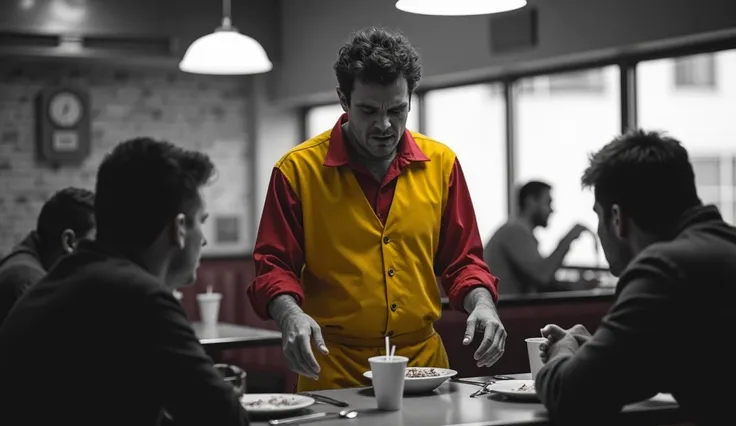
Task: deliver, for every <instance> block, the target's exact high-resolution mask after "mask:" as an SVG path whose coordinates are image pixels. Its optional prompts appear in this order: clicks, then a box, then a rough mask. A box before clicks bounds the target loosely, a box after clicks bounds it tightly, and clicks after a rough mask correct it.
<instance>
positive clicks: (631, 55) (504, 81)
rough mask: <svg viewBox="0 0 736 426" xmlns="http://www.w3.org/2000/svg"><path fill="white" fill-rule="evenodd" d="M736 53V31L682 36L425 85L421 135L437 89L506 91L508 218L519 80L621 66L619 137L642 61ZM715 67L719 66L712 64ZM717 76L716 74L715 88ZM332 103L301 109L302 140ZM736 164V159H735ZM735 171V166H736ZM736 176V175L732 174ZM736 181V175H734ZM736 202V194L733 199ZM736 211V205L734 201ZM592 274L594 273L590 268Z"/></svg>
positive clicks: (632, 115)
mask: <svg viewBox="0 0 736 426" xmlns="http://www.w3.org/2000/svg"><path fill="white" fill-rule="evenodd" d="M732 49H736V31H729V32H722V33H708V34H700V35H694V36H687V37H678V38H673V39H669V40H664V41H657V42H651V43H646V44H643V45H638V46H632V47H627V48H623V49H610V50H606V51H596V52H589V53H584V54H579V55H571V56H566V57H561V58H552V59H549V60H542V61H534V62H533V63H520V64H516V65H510V66H504V67H500V68H499V69H495V70H490V71H489V72H488V73H487V74H486V75H484V76H482V77H479V78H471V79H468V78H463V79H461V80H458V81H452V82H448V83H445V84H432V83H424V82H423V85H422V86H420V88H419V89H418V90H417V91H416V93H415V96H417V97H418V99H417V100H418V107H419V128H418V129H417V130H418V131H419V132H424V131H425V128H426V117H425V114H424V96H425V95H426V93H428V92H430V91H432V90H437V89H445V88H452V87H459V86H466V85H474V84H483V83H490V84H494V83H495V84H499V83H500V84H501V85H502V87H503V93H504V101H505V105H506V166H507V167H506V169H507V179H506V183H507V187H506V193H507V205H508V214H509V216H513V215H514V214H515V213H516V211H515V210H516V204H517V203H516V199H515V198H516V191H515V183H516V180H517V173H516V170H517V169H518V167H517V166H516V162H517V154H516V148H515V147H516V145H517V130H516V127H517V120H516V115H517V112H516V111H517V105H516V103H517V102H516V100H515V96H514V90H515V86H516V82H517V81H518V80H520V79H525V78H530V77H539V76H552V78H554V75H555V74H561V73H568V72H583V71H586V70H590V69H595V68H602V67H607V66H611V65H614V66H618V67H619V74H620V80H621V81H620V87H619V90H620V119H621V120H620V122H621V129H620V130H621V132H622V133H624V132H626V131H628V130H629V129H632V128H636V127H637V122H638V114H637V79H636V68H637V65H638V64H639V63H640V62H645V61H651V60H657V59H677V58H681V57H686V56H692V55H700V54H709V53H718V52H721V51H726V50H732ZM714 62H715V61H714ZM717 79H718V75H716V87H717V83H718V81H717ZM333 103H334V101H333V102H322V103H319V104H309V105H305V106H303V107H302V114H301V118H302V120H301V124H302V135H303V140H306V139H307V138H308V137H309V135H307V134H306V117H307V112H308V110H309V109H310V108H312V107H317V106H322V105H327V104H333ZM734 162H736V159H734ZM734 170H736V164H734ZM734 174H736V171H734ZM734 178H735V179H736V176H734ZM735 199H736V194H735ZM734 211H736V201H735V202H734ZM563 267H573V268H574V267H575V266H574V265H563ZM589 269H590V268H589Z"/></svg>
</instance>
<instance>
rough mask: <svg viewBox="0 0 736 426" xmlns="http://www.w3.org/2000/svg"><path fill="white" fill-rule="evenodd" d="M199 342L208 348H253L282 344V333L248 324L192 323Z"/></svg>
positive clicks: (218, 349)
mask: <svg viewBox="0 0 736 426" xmlns="http://www.w3.org/2000/svg"><path fill="white" fill-rule="evenodd" d="M192 328H193V329H194V333H195V334H196V335H197V338H199V342H200V343H201V344H202V346H204V348H205V349H207V350H216V351H221V350H223V349H240V348H253V347H259V346H274V345H276V346H278V345H281V333H280V332H278V331H273V330H267V329H265V328H256V327H249V326H247V325H239V324H228V323H222V322H221V323H218V324H217V325H216V326H214V327H207V326H205V325H204V324H203V323H201V322H195V323H192Z"/></svg>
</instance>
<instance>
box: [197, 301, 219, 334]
mask: <svg viewBox="0 0 736 426" xmlns="http://www.w3.org/2000/svg"><path fill="white" fill-rule="evenodd" d="M220 300H222V294H221V293H210V292H207V293H199V294H198V295H197V302H198V303H199V316H200V318H201V319H202V324H204V326H205V327H214V326H216V325H217V321H218V319H219V317H220Z"/></svg>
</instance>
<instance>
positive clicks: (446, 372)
mask: <svg viewBox="0 0 736 426" xmlns="http://www.w3.org/2000/svg"><path fill="white" fill-rule="evenodd" d="M456 374H457V371H455V370H450V369H449V368H432V367H408V368H407V369H406V373H405V374H404V376H405V380H404V393H428V392H432V391H433V390H435V389H437V388H438V387H440V385H441V384H443V383H445V382H446V381H448V380H449V379H450V378H451V377H453V376H455V375H456ZM363 377H366V378H367V379H368V380H373V373H372V372H371V371H366V372H365V373H363Z"/></svg>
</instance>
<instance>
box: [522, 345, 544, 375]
mask: <svg viewBox="0 0 736 426" xmlns="http://www.w3.org/2000/svg"><path fill="white" fill-rule="evenodd" d="M545 341H547V339H545V338H544V337H530V338H528V339H526V350H527V352H528V353H529V368H530V370H531V372H532V379H536V378H537V373H538V372H539V370H540V369H541V368H542V366H543V365H544V363H543V362H542V358H541V357H540V356H539V352H540V351H539V345H540V344H541V343H544V342H545Z"/></svg>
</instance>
